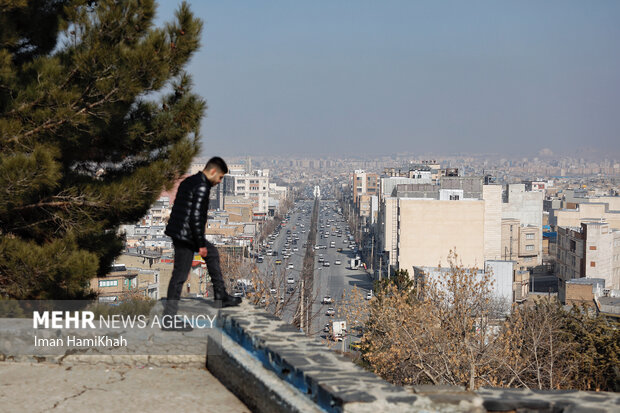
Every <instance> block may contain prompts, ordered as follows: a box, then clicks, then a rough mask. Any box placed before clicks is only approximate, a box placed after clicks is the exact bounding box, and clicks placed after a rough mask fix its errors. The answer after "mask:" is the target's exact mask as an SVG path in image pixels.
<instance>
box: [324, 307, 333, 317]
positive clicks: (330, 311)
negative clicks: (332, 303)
mask: <svg viewBox="0 0 620 413" xmlns="http://www.w3.org/2000/svg"><path fill="white" fill-rule="evenodd" d="M325 315H326V316H330V317H332V316H334V315H336V310H334V309H333V307H329V308H328V309H327V311H325Z"/></svg>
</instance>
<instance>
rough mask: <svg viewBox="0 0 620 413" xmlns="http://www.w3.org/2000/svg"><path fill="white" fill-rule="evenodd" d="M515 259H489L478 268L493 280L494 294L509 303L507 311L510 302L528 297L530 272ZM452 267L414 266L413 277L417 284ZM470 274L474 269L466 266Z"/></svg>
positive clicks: (479, 274)
mask: <svg viewBox="0 0 620 413" xmlns="http://www.w3.org/2000/svg"><path fill="white" fill-rule="evenodd" d="M515 264H516V263H515V262H514V261H499V260H489V261H486V262H485V263H484V265H482V266H481V267H480V268H476V276H477V278H478V279H481V278H482V276H483V275H484V274H485V273H487V274H489V275H490V279H491V281H492V282H493V285H492V292H491V294H492V296H494V297H495V298H496V299H499V300H500V301H503V302H504V303H507V304H508V305H506V306H504V309H505V310H506V311H508V310H510V305H509V304H510V303H520V302H523V301H525V300H527V298H528V291H529V281H530V273H529V272H528V271H522V270H519V269H517V268H516V266H515ZM449 271H450V268H445V267H442V268H439V267H417V266H416V267H414V268H413V274H414V275H413V279H414V282H415V283H416V285H417V286H419V287H421V286H422V285H423V283H426V282H428V281H429V280H431V279H432V280H435V281H436V280H438V279H440V277H441V278H443V277H446V276H447V273H448V272H449ZM465 271H466V272H467V273H468V274H471V272H472V271H473V269H471V268H465Z"/></svg>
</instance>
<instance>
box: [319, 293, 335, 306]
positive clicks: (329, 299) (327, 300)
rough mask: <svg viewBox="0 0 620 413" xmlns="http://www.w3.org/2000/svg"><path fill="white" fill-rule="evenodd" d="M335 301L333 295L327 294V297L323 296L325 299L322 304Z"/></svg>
mask: <svg viewBox="0 0 620 413" xmlns="http://www.w3.org/2000/svg"><path fill="white" fill-rule="evenodd" d="M333 302H334V299H333V298H332V297H331V296H329V295H326V296H325V297H323V301H321V304H331V303H333Z"/></svg>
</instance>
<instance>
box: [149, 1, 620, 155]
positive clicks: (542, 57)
mask: <svg viewBox="0 0 620 413" xmlns="http://www.w3.org/2000/svg"><path fill="white" fill-rule="evenodd" d="M190 4H191V7H192V9H193V10H194V12H195V13H196V14H197V15H198V16H199V17H200V18H202V19H203V21H204V28H203V37H202V48H201V50H200V51H199V52H198V53H197V54H196V55H195V56H194V58H193V60H192V63H191V65H190V67H189V71H190V73H191V74H192V75H193V80H194V83H195V85H196V91H197V92H198V93H199V94H200V95H202V96H203V97H204V98H205V99H206V100H207V103H208V105H209V108H208V109H207V114H206V117H205V118H204V120H203V129H202V134H203V138H204V139H203V140H204V144H203V154H204V155H205V156H206V155H208V154H212V153H220V154H222V155H224V156H234V155H239V154H240V152H239V149H241V148H242V149H243V153H251V154H256V155H269V154H274V155H284V154H291V153H300V154H301V153H305V154H309V155H313V156H316V155H327V154H338V153H343V152H344V153H347V154H356V155H357V154H362V153H376V154H381V155H384V154H389V153H393V152H402V151H407V152H424V153H455V152H458V153H463V152H464V153H478V152H495V153H505V154H506V155H511V154H514V155H515V156H536V154H537V153H538V152H539V151H540V150H542V149H544V148H549V149H551V151H552V152H553V153H554V154H557V155H571V154H573V155H574V154H579V153H582V152H584V151H590V152H594V153H601V154H605V155H608V156H613V155H615V154H618V153H620V143H619V142H620V140H619V139H617V135H618V131H619V130H620V117H618V116H617V115H618V113H617V107H618V105H617V104H614V103H615V102H616V100H617V96H618V92H619V88H620V82H619V79H618V75H617V73H620V52H619V51H618V50H620V48H618V40H617V39H620V28H618V26H617V24H615V22H617V21H618V20H619V18H620V4H618V3H616V2H610V1H601V2H596V3H586V2H579V1H573V2H544V3H538V2H519V3H501V4H500V3H495V2H488V1H473V2H467V3H461V2H441V3H437V2H415V3H413V2H401V1H390V2H384V3H381V4H379V3H376V4H374V3H371V2H354V3H353V2H329V3H327V2H313V3H303V4H302V3H287V2H278V1H271V2H261V3H260V5H259V4H253V3H249V2H234V3H218V2H190ZM177 5H178V3H176V2H164V3H162V4H160V5H159V9H158V21H160V22H163V21H168V20H170V19H171V17H172V16H173V11H174V9H175V8H176V7H177Z"/></svg>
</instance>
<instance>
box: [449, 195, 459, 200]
mask: <svg viewBox="0 0 620 413" xmlns="http://www.w3.org/2000/svg"><path fill="white" fill-rule="evenodd" d="M458 200H459V196H458V195H450V201H458Z"/></svg>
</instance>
